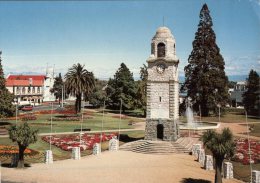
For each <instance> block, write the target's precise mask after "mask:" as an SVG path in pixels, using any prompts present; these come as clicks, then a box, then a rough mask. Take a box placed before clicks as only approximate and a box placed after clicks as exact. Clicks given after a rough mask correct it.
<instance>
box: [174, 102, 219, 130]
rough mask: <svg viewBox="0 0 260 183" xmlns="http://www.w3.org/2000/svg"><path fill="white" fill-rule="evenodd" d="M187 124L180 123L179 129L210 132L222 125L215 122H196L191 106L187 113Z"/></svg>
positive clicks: (188, 107)
mask: <svg viewBox="0 0 260 183" xmlns="http://www.w3.org/2000/svg"><path fill="white" fill-rule="evenodd" d="M185 115H186V118H187V123H183V122H180V123H179V129H181V130H210V129H217V128H218V127H219V126H220V124H219V123H214V122H203V121H200V122H197V121H196V120H194V116H193V111H192V109H191V107H190V106H189V105H187V109H186V112H185Z"/></svg>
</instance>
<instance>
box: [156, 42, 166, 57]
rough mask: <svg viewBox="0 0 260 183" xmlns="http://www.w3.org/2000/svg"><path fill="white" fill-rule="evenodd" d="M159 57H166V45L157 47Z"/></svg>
mask: <svg viewBox="0 0 260 183" xmlns="http://www.w3.org/2000/svg"><path fill="white" fill-rule="evenodd" d="M157 57H165V44H163V43H159V44H158V45H157Z"/></svg>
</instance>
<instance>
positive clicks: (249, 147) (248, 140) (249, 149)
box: [245, 111, 252, 183]
mask: <svg viewBox="0 0 260 183" xmlns="http://www.w3.org/2000/svg"><path fill="white" fill-rule="evenodd" d="M245 113H246V126H247V142H248V153H249V164H250V183H252V162H251V145H250V139H249V127H248V121H247V111H245Z"/></svg>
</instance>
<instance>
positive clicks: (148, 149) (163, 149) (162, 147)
mask: <svg viewBox="0 0 260 183" xmlns="http://www.w3.org/2000/svg"><path fill="white" fill-rule="evenodd" d="M120 150H125V151H132V152H137V153H144V154H172V153H189V152H190V151H189V150H188V149H186V148H185V147H183V146H181V145H180V144H179V143H177V142H166V141H148V140H138V141H135V142H130V143H126V144H124V145H122V146H121V147H120Z"/></svg>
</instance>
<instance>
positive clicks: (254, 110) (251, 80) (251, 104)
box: [243, 70, 260, 116]
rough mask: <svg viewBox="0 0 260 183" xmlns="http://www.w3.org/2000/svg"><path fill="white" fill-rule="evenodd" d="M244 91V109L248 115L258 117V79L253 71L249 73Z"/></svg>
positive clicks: (259, 105) (259, 106)
mask: <svg viewBox="0 0 260 183" xmlns="http://www.w3.org/2000/svg"><path fill="white" fill-rule="evenodd" d="M246 89H247V91H246V92H245V93H244V94H243V103H244V106H245V109H246V110H247V112H248V114H250V115H258V116H260V111H259V110H260V78H259V75H258V74H257V72H256V71H254V70H251V71H250V73H249V76H248V78H247V84H246Z"/></svg>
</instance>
